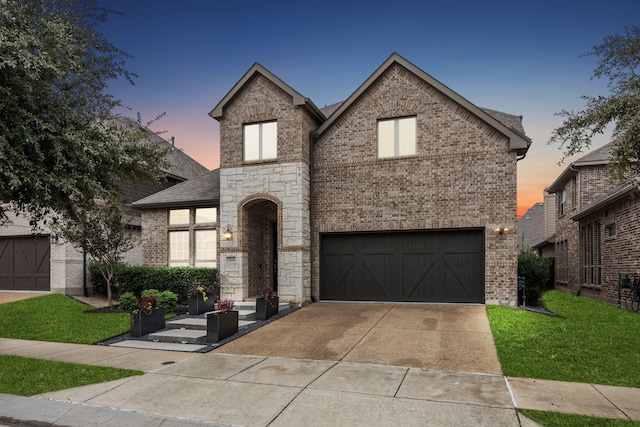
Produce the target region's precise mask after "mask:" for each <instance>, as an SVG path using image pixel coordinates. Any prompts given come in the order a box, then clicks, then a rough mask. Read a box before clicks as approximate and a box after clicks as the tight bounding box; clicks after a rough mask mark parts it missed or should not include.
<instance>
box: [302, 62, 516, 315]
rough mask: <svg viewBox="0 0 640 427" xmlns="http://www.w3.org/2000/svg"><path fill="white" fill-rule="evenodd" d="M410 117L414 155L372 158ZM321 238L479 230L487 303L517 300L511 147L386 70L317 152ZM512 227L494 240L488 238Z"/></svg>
mask: <svg viewBox="0 0 640 427" xmlns="http://www.w3.org/2000/svg"><path fill="white" fill-rule="evenodd" d="M406 115H415V116H416V117H417V128H418V133H417V154H416V155H415V156H410V157H406V158H400V159H384V160H379V159H378V158H377V148H376V147H377V146H376V137H377V135H376V132H377V126H376V123H377V120H378V119H382V118H390V117H399V116H406ZM314 150H315V151H314V165H313V184H312V185H313V191H314V199H313V210H314V214H313V215H314V217H313V218H314V232H315V234H314V252H313V253H314V257H315V259H314V270H313V286H314V289H313V290H312V293H313V294H314V295H319V269H318V265H319V233H323V232H347V231H348V232H357V231H376V230H422V229H440V228H485V229H486V231H485V235H486V243H485V245H486V246H485V247H486V255H485V261H486V269H485V299H486V301H487V302H489V303H490V302H497V301H504V300H508V301H510V302H511V303H513V302H514V301H515V297H516V275H517V256H516V234H515V232H514V230H515V225H516V224H515V218H516V154H515V153H514V152H511V151H509V149H508V141H507V138H506V137H504V136H503V135H502V134H500V133H498V132H497V131H495V130H494V129H493V128H491V127H489V126H488V125H486V124H485V123H484V122H482V121H481V120H480V119H478V118H477V117H476V116H474V115H473V114H471V113H470V112H469V111H467V110H465V109H463V108H462V107H460V106H459V105H457V104H455V103H454V102H452V101H451V100H449V99H448V98H446V97H444V96H443V95H442V94H441V93H440V92H438V91H437V90H435V89H434V88H433V87H431V86H430V85H428V84H427V83H426V82H424V81H423V80H421V79H419V78H417V77H416V76H415V75H414V74H412V73H410V72H409V71H407V70H406V69H404V68H403V67H401V66H399V65H397V64H396V65H395V66H393V67H391V68H389V69H388V70H387V72H386V73H385V74H383V75H382V76H381V77H380V78H379V79H378V80H377V81H376V82H375V83H374V84H372V85H371V86H370V88H369V89H368V91H367V92H366V93H364V94H363V95H362V96H361V97H360V98H359V99H358V100H357V101H356V102H354V103H353V104H352V105H351V106H350V108H349V109H348V110H347V111H345V113H344V114H343V115H342V116H341V117H340V118H339V119H338V120H337V121H336V122H335V123H334V125H333V126H332V127H331V128H329V129H327V130H326V131H325V132H324V133H323V134H322V135H321V136H320V138H319V139H318V140H317V141H316V142H315V144H314ZM498 226H502V227H508V228H509V229H510V231H509V232H508V233H505V234H504V235H502V236H498V235H497V233H495V232H494V231H493V230H494V229H495V228H496V227H498Z"/></svg>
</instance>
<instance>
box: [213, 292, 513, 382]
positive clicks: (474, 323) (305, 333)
mask: <svg viewBox="0 0 640 427" xmlns="http://www.w3.org/2000/svg"><path fill="white" fill-rule="evenodd" d="M215 352H218V353H227V354H243V355H256V356H267V357H286V358H294V359H312V360H328V361H337V362H354V363H370V364H378V365H393V366H406V367H413V368H423V369H439V370H445V371H458V372H478V373H487V374H497V375H501V374H502V369H501V366H500V362H499V360H498V354H497V351H496V347H495V343H494V341H493V336H492V334H491V329H490V328H489V320H488V318H487V314H486V310H485V307H484V306H480V305H445V304H384V303H338V302H320V303H315V304H310V305H308V306H305V307H303V308H301V309H300V310H297V311H295V312H294V313H291V314H289V315H287V316H285V317H283V318H281V319H279V320H278V321H277V322H273V323H270V324H268V325H266V326H264V327H262V328H260V329H257V330H255V331H253V332H251V333H250V334H247V335H245V336H243V337H241V338H238V339H236V340H234V341H232V342H230V343H228V344H225V345H224V346H222V347H220V348H219V349H217V350H215Z"/></svg>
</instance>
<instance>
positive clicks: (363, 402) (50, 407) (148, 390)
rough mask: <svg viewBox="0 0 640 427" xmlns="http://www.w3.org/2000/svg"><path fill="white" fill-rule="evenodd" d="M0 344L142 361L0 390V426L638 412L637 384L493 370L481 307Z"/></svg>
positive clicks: (19, 351)
mask: <svg viewBox="0 0 640 427" xmlns="http://www.w3.org/2000/svg"><path fill="white" fill-rule="evenodd" d="M0 354H13V355H18V356H24V357H34V358H41V359H48V360H57V361H63V362H74V363H82V364H89V365H98V366H112V367H118V368H128V369H137V370H141V371H144V372H145V373H146V374H145V375H142V376H134V377H129V378H124V379H121V380H117V381H112V382H106V383H101V384H93V385H89V386H85V387H79V388H74V389H68V390H60V391H56V392H51V393H45V394H43V395H40V396H35V397H31V398H23V397H17V396H8V395H0V426H1V425H2V424H3V422H4V423H5V424H10V423H9V419H10V418H13V419H16V420H25V421H31V422H40V423H46V425H58V426H91V425H107V426H108V425H113V426H120V425H133V426H135V425H145V426H148V425H151V426H154V425H158V426H159V425H163V426H166V425H190V424H192V425H198V424H200V425H201V424H212V425H237V426H267V425H268V426H281V425H282V426H288V425H305V426H307V425H309V426H324V425H326V426H340V425H345V426H360V425H361V426H380V425H382V426H384V425H408V426H413V425H415V426H425V425H429V426H431V425H434V426H452V425H476V426H525V425H535V424H533V423H531V421H529V420H526V419H525V418H524V417H522V416H520V415H519V414H518V413H517V411H516V408H527V409H538V410H548V411H555V412H566V413H577V414H584V415H591V416H598V417H606V418H619V419H633V420H640V411H639V410H638V409H636V405H635V403H636V402H638V401H640V389H633V388H624V387H610V386H602V385H591V384H577V383H563V382H558V381H548V380H536V379H525V378H506V377H504V376H503V374H502V370H501V366H500V362H499V360H498V357H497V352H496V349H495V344H494V342H493V336H492V334H491V330H490V328H489V323H488V318H487V315H486V309H485V307H484V306H467V305H465V306H457V305H431V304H426V305H425V304H414V305H412V304H378V303H371V304H351V303H315V304H311V305H309V306H306V307H304V308H302V309H300V310H297V311H295V312H293V313H291V314H289V315H288V316H285V317H283V318H281V319H278V320H277V321H275V322H272V323H271V324H268V325H266V326H264V327H262V328H260V329H257V330H256V331H253V332H251V333H250V334H247V335H245V336H242V337H240V338H238V339H236V340H234V341H232V342H230V343H227V344H225V345H224V346H222V347H220V348H219V349H217V350H214V351H212V352H209V353H200V354H194V353H183V352H172V351H160V350H143V349H134V348H124V347H106V346H90V345H79V344H65V343H55V342H39V341H27V340H15V339H3V338H0ZM1 417H6V418H4V419H3V418H1ZM32 424H33V423H32ZM22 425H25V424H22ZM26 425H29V424H26Z"/></svg>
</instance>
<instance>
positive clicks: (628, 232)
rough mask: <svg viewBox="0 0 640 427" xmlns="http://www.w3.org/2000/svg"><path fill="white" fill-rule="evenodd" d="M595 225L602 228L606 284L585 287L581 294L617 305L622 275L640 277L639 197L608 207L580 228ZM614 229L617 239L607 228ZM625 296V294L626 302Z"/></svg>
mask: <svg viewBox="0 0 640 427" xmlns="http://www.w3.org/2000/svg"><path fill="white" fill-rule="evenodd" d="M594 223H599V224H600V233H601V234H600V235H601V236H602V237H601V248H602V249H601V253H602V264H601V265H602V280H601V285H600V286H589V287H583V289H582V291H581V294H582V293H584V295H585V296H590V297H593V298H595V299H598V300H601V301H604V302H608V303H611V304H617V300H618V281H619V279H620V275H621V274H624V273H631V272H635V273H640V244H639V242H640V200H638V198H637V195H635V196H634V197H629V198H626V199H624V200H621V201H619V202H617V203H615V204H611V205H608V206H604V207H602V208H601V209H600V210H598V211H597V212H594V213H593V214H592V215H589V216H588V217H585V218H582V219H580V222H579V225H580V227H584V226H586V225H588V224H594ZM611 226H615V235H614V236H608V231H607V227H611ZM580 265H582V264H580ZM625 293H626V291H624V290H623V298H624V295H625ZM623 304H624V302H623Z"/></svg>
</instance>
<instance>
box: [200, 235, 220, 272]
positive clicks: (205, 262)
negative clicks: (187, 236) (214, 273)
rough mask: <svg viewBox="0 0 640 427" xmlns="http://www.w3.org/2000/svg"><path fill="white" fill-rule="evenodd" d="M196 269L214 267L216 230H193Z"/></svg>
mask: <svg viewBox="0 0 640 427" xmlns="http://www.w3.org/2000/svg"><path fill="white" fill-rule="evenodd" d="M195 239H196V257H195V258H196V259H195V266H196V267H214V268H215V267H216V266H217V263H216V258H217V256H216V230H195Z"/></svg>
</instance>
